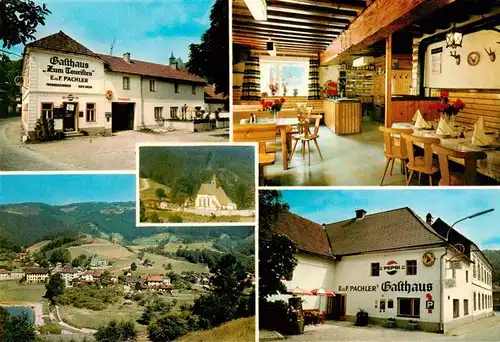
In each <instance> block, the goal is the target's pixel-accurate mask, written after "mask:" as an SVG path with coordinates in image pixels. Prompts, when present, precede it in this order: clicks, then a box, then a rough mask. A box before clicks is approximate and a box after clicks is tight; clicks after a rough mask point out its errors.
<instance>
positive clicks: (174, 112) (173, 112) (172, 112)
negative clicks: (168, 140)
mask: <svg viewBox="0 0 500 342" xmlns="http://www.w3.org/2000/svg"><path fill="white" fill-rule="evenodd" d="M178 109H179V107H170V117H171V118H172V119H177V110H178Z"/></svg>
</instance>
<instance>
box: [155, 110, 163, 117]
mask: <svg viewBox="0 0 500 342" xmlns="http://www.w3.org/2000/svg"><path fill="white" fill-rule="evenodd" d="M161 118H163V107H155V120H160V119H161Z"/></svg>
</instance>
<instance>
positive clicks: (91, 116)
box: [85, 103, 96, 122]
mask: <svg viewBox="0 0 500 342" xmlns="http://www.w3.org/2000/svg"><path fill="white" fill-rule="evenodd" d="M85 112H86V114H87V116H86V119H87V122H95V121H96V110H95V103H87V107H86V111H85Z"/></svg>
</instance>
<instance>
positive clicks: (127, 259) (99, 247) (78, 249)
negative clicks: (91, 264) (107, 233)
mask: <svg viewBox="0 0 500 342" xmlns="http://www.w3.org/2000/svg"><path fill="white" fill-rule="evenodd" d="M69 249H70V252H71V257H72V258H75V257H76V256H78V255H80V254H85V255H95V254H97V255H100V256H101V257H102V258H103V259H105V260H106V261H113V262H115V265H113V266H112V267H110V268H109V271H110V272H112V273H115V274H120V273H121V272H122V270H123V269H126V268H129V267H130V264H132V263H133V262H135V263H136V264H137V266H138V268H137V272H136V273H137V274H140V275H147V274H160V273H165V272H166V271H165V268H164V267H163V265H167V264H169V263H170V264H172V270H173V271H174V272H176V273H181V272H182V271H193V272H206V271H207V268H206V267H204V266H202V265H200V264H192V263H189V262H186V261H180V260H175V259H171V258H167V257H164V256H161V255H156V254H150V253H146V254H145V255H144V259H149V260H151V261H152V262H153V267H143V266H142V265H141V263H142V262H141V261H140V260H138V259H137V254H136V253H132V252H130V251H128V250H127V249H126V248H124V247H123V246H120V245H117V244H114V243H111V242H103V243H99V244H87V245H81V246H75V247H70V248H69Z"/></svg>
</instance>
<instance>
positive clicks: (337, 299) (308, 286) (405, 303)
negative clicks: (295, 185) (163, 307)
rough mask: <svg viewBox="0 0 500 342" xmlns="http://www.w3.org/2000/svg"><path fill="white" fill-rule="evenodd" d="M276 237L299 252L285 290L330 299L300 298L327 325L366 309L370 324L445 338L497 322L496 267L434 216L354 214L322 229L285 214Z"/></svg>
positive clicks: (352, 317) (402, 210) (405, 212)
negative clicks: (475, 324)
mask: <svg viewBox="0 0 500 342" xmlns="http://www.w3.org/2000/svg"><path fill="white" fill-rule="evenodd" d="M276 229H277V231H278V232H280V233H282V234H284V235H286V236H287V237H288V238H289V239H290V240H292V241H293V242H294V243H295V244H296V246H297V248H298V253H297V254H296V258H297V260H298V265H297V266H296V268H295V269H294V272H293V276H292V278H291V279H283V282H284V284H285V285H286V287H287V289H288V290H289V292H290V293H293V291H294V289H297V291H302V290H300V289H305V290H307V291H311V290H313V289H318V288H323V289H326V290H328V291H331V293H332V294H333V295H330V296H303V297H302V299H303V307H304V309H313V308H319V305H320V302H321V308H320V310H321V311H323V312H325V315H326V318H327V319H333V320H350V321H352V320H355V319H356V313H357V312H358V310H361V309H362V310H365V311H366V312H367V313H368V315H369V320H370V323H374V324H381V325H384V324H387V320H388V319H389V318H395V319H396V326H397V327H407V326H409V325H410V321H415V322H416V323H412V324H416V325H417V326H418V328H419V329H421V330H427V331H435V332H445V331H447V330H449V329H451V328H454V327H456V326H459V325H462V324H466V323H469V322H472V321H474V320H477V319H480V318H483V317H488V316H491V315H493V297H492V278H491V276H492V266H491V264H490V263H489V262H488V260H487V259H486V258H485V256H484V255H483V253H482V252H481V251H480V249H479V248H478V247H477V245H475V244H474V242H472V241H470V240H469V239H467V238H466V237H464V236H463V235H461V234H460V233H459V232H458V231H456V230H454V229H453V228H451V227H449V226H448V225H447V224H446V223H444V222H443V221H442V220H440V219H438V220H437V221H436V222H434V223H433V222H432V216H431V215H430V214H429V215H428V216H427V218H426V220H423V219H422V218H420V217H419V216H418V215H417V214H415V212H413V211H412V210H411V209H409V208H400V209H395V210H390V211H385V212H380V213H375V214H371V215H368V214H367V213H366V211H364V210H357V211H356V214H355V216H353V218H352V219H348V220H344V221H341V222H335V223H327V224H323V225H321V224H318V223H315V222H312V221H310V220H307V219H305V218H303V217H300V216H298V215H295V214H293V213H287V214H285V215H283V216H282V217H281V219H280V220H279V222H278V223H277V226H276ZM448 230H449V232H450V233H449V239H448V240H446V239H445V238H444V237H446V235H447V233H448ZM353 270H355V272H353ZM290 293H289V294H282V295H278V296H273V297H272V298H270V300H277V299H283V300H286V299H287V298H288V297H289V296H290Z"/></svg>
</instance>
